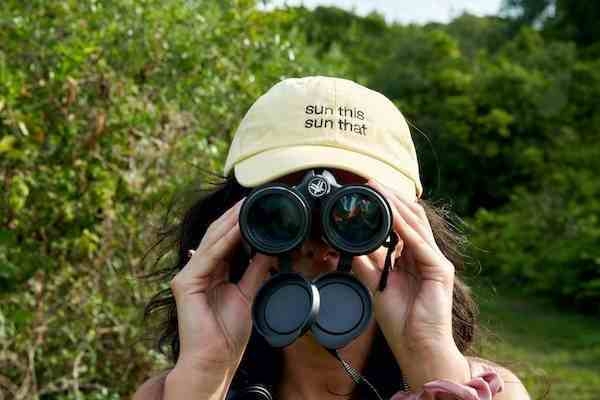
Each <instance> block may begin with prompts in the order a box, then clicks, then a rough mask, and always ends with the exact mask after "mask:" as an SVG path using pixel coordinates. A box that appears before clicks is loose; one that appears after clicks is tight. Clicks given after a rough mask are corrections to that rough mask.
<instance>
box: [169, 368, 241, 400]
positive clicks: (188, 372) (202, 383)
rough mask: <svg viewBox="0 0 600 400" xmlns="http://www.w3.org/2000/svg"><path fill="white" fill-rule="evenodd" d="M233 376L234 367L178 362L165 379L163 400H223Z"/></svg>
mask: <svg viewBox="0 0 600 400" xmlns="http://www.w3.org/2000/svg"><path fill="white" fill-rule="evenodd" d="M234 374H235V366H230V365H224V364H202V363H198V362H193V363H190V362H186V361H182V360H179V361H178V362H177V364H176V365H175V367H174V368H173V369H172V370H171V371H170V372H169V374H168V375H167V377H166V379H165V392H164V400H170V399H183V398H197V399H206V400H223V399H224V398H225V396H226V394H227V391H228V389H229V386H230V384H231V381H232V380H233V376H234Z"/></svg>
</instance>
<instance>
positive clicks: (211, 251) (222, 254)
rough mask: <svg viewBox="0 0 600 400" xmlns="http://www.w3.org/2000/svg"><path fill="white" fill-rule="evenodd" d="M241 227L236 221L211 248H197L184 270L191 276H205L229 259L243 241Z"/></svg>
mask: <svg viewBox="0 0 600 400" xmlns="http://www.w3.org/2000/svg"><path fill="white" fill-rule="evenodd" d="M241 237H242V236H241V234H240V227H239V224H238V223H235V224H234V225H233V226H232V227H231V228H230V229H229V231H228V232H227V233H226V234H225V235H224V236H223V237H221V238H220V239H218V240H217V242H215V243H214V244H213V245H212V246H211V247H210V248H207V249H204V250H197V251H196V252H195V253H194V254H193V255H192V258H190V260H189V261H188V263H187V264H186V265H185V267H184V268H183V270H182V272H184V271H185V272H186V274H187V273H189V274H190V278H197V277H205V276H208V275H210V274H211V273H213V272H214V270H215V269H216V268H218V267H219V266H221V265H223V264H228V263H224V262H223V261H224V260H226V259H228V258H229V256H230V255H231V252H232V251H233V250H234V249H235V248H236V247H237V246H238V245H239V244H240V243H241Z"/></svg>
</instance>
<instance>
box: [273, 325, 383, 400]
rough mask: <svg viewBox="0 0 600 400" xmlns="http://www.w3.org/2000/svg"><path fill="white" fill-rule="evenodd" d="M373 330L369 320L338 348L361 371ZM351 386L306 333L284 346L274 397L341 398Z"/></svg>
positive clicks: (286, 399)
mask: <svg viewBox="0 0 600 400" xmlns="http://www.w3.org/2000/svg"><path fill="white" fill-rule="evenodd" d="M375 332H376V325H375V323H374V321H372V323H371V324H370V325H369V327H368V328H367V330H365V332H363V334H362V335H360V336H359V337H358V338H356V339H355V340H353V341H352V342H351V343H350V344H348V345H347V346H345V347H344V348H342V349H340V350H338V352H339V353H340V356H341V357H342V359H344V360H345V361H347V362H348V363H349V364H350V365H351V366H352V367H354V368H355V369H356V370H358V371H362V370H363V369H364V367H365V365H366V361H367V357H368V355H369V351H370V349H371V345H372V343H373V339H374V337H375ZM354 386H355V383H354V381H352V379H351V378H350V377H349V376H348V374H347V373H346V371H345V370H344V368H343V367H342V365H341V363H340V362H339V361H338V360H337V359H336V358H335V357H333V355H331V354H330V353H329V352H327V350H326V349H325V348H323V347H322V346H321V345H319V344H318V343H317V342H316V341H315V339H314V338H313V337H312V336H311V335H310V334H308V335H305V336H303V337H302V338H300V339H298V340H297V341H296V342H294V343H293V344H292V345H290V346H288V347H286V348H284V349H283V371H282V378H281V381H280V383H279V385H278V387H277V388H276V390H275V397H274V399H275V400H328V399H332V400H343V399H349V398H350V395H351V393H352V391H353V390H354ZM342 395H346V396H342Z"/></svg>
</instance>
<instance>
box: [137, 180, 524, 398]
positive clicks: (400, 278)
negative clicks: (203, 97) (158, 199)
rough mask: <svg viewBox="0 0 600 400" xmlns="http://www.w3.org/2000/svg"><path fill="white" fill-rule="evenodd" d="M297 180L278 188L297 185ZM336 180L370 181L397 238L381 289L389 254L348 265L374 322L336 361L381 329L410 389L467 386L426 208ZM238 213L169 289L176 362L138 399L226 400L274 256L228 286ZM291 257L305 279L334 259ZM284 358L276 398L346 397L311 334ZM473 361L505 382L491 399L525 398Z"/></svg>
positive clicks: (319, 246)
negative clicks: (434, 383)
mask: <svg viewBox="0 0 600 400" xmlns="http://www.w3.org/2000/svg"><path fill="white" fill-rule="evenodd" d="M302 174H303V173H302V172H298V173H295V174H290V175H287V176H286V177H284V178H282V179H278V181H281V180H283V181H285V182H287V183H290V184H294V183H297V182H298V181H299V179H300V177H301V176H302ZM334 174H335V175H336V178H338V182H340V183H343V184H349V183H361V184H365V183H366V184H367V185H369V186H371V187H373V188H374V189H375V190H377V191H379V192H380V193H381V194H383V195H384V196H385V197H386V199H387V200H388V202H389V204H390V206H391V207H392V210H393V219H394V226H393V228H394V231H395V232H396V233H397V234H398V236H399V238H400V241H399V243H398V245H397V246H396V248H395V249H394V252H393V259H395V260H396V262H395V265H394V269H393V270H392V271H391V272H390V275H389V278H388V284H387V287H386V289H385V290H384V291H383V292H379V291H377V290H376V287H377V284H378V282H379V277H380V274H381V270H382V267H383V265H384V259H385V255H386V251H387V249H385V248H384V247H381V248H380V249H379V250H377V251H375V252H373V253H371V254H368V255H363V256H359V257H355V258H354V260H353V265H352V273H354V274H355V275H356V276H357V277H358V279H360V280H361V281H362V282H363V283H364V284H365V285H366V286H367V287H368V288H369V289H370V290H371V292H372V293H373V300H374V318H373V319H372V322H371V324H370V326H369V327H368V329H366V330H365V332H363V334H362V335H361V336H359V337H358V338H357V339H355V340H354V341H353V342H352V343H350V344H349V345H347V346H346V347H344V348H343V349H341V350H340V354H341V356H342V358H344V359H345V360H347V361H348V362H349V363H350V364H351V365H352V366H354V367H355V368H356V369H358V370H361V369H362V368H363V367H364V365H365V362H366V359H367V356H368V353H369V349H370V347H371V345H372V341H373V338H374V334H375V331H376V324H378V325H379V327H380V328H381V330H382V333H383V334H384V336H385V338H386V341H387V342H388V344H389V345H390V348H391V350H392V352H393V354H394V356H395V358H396V360H397V361H398V363H399V365H401V366H402V370H403V372H404V374H405V378H406V379H407V380H408V383H409V385H410V387H411V388H420V387H421V386H422V385H423V384H424V383H426V382H429V381H431V380H435V379H448V380H451V381H455V382H460V383H463V382H467V381H468V380H470V379H471V369H470V365H469V362H468V360H469V359H468V358H467V357H465V356H464V355H462V354H461V353H460V351H459V350H458V348H457V346H456V344H455V342H454V339H453V337H452V290H453V280H454V266H453V265H452V263H451V262H450V261H449V260H448V259H447V258H446V257H445V256H444V255H443V254H442V252H441V251H440V250H439V248H438V247H437V245H436V243H435V240H434V238H433V233H432V230H431V227H430V225H429V221H428V220H427V217H426V215H425V212H424V210H423V208H422V207H421V206H420V205H419V204H418V203H417V202H416V199H414V198H410V199H409V198H406V197H403V196H402V195H401V194H399V193H396V192H395V191H394V190H393V189H391V188H389V187H386V186H384V185H382V184H380V183H378V182H376V181H374V180H368V181H366V180H365V179H364V178H362V177H360V176H357V175H354V174H352V173H350V172H346V171H342V170H334ZM240 206H241V201H240V202H239V203H237V204H236V205H235V206H233V207H232V208H231V209H230V210H229V211H228V212H226V213H225V214H224V215H223V216H221V217H220V218H219V219H217V220H216V221H215V222H214V223H213V224H212V225H211V226H210V228H209V229H208V231H207V233H206V235H205V237H204V238H203V240H202V242H201V243H200V245H199V246H198V248H197V249H196V250H195V253H194V254H193V255H192V256H191V258H190V260H189V262H188V264H186V266H185V267H184V268H183V269H182V270H181V271H180V272H179V274H178V275H177V276H176V277H175V278H174V279H173V281H172V282H171V288H172V290H173V293H174V295H175V300H176V303H177V313H178V317H179V335H180V344H181V352H180V357H179V359H178V361H177V363H176V365H175V367H174V368H173V369H172V370H171V371H169V372H168V373H167V374H165V375H162V376H159V377H155V378H153V379H151V380H149V381H148V382H146V383H145V384H144V385H142V387H140V389H138V392H136V395H135V396H134V399H142V398H143V399H152V398H155V399H169V400H171V399H187V398H197V399H211V400H213V399H214V400H216V399H224V397H225V394H226V392H227V388H228V387H229V384H230V383H231V379H232V378H233V375H234V373H235V371H236V369H237V367H238V365H239V362H240V360H241V356H242V354H243V351H244V349H245V347H246V345H247V343H248V340H249V337H250V333H251V329H252V321H251V316H250V307H251V304H252V301H253V299H254V296H255V294H256V292H257V290H258V288H259V287H260V285H261V284H262V283H263V282H264V281H265V280H266V279H268V277H269V274H268V270H269V269H270V268H277V263H276V259H275V258H274V257H269V256H265V255H262V254H258V255H256V256H255V257H254V259H253V260H252V261H251V263H250V265H249V267H248V269H247V271H246V273H245V274H244V276H243V277H242V279H241V280H240V282H239V284H237V285H234V284H232V283H229V282H228V268H229V262H228V258H229V256H230V254H231V251H232V249H234V248H235V246H236V245H237V244H238V243H239V241H240V240H241V235H240V231H239V225H238V220H237V218H238V215H239V209H240ZM292 256H293V259H294V264H293V265H294V269H295V270H296V271H298V272H300V273H302V274H303V275H305V276H306V277H307V278H313V277H315V276H316V275H318V274H321V273H323V272H327V271H333V270H335V269H336V267H337V261H338V258H339V255H338V254H337V252H336V251H335V250H334V249H332V248H331V247H329V246H328V245H327V244H326V243H324V242H323V241H321V240H316V239H314V238H312V239H310V240H307V241H306V242H305V243H304V244H303V245H302V247H301V248H299V249H297V250H296V251H294V253H293V255H292ZM199 316H202V317H199ZM282 351H283V358H284V364H283V365H284V366H283V379H282V381H281V384H280V385H279V386H278V387H277V388H276V393H275V394H274V398H276V399H283V400H300V399H303V400H312V399H315V400H316V399H319V400H329V399H331V400H333V399H335V400H339V399H340V398H349V393H351V391H352V389H353V387H354V382H352V380H351V379H350V378H349V377H348V376H347V375H346V373H345V372H344V370H343V369H342V368H341V366H340V364H339V362H338V361H337V360H335V359H334V358H333V357H332V356H331V355H330V354H328V353H327V352H326V351H325V350H324V349H323V348H322V347H320V345H318V343H317V342H316V341H315V340H314V338H313V337H312V336H311V335H310V333H308V334H306V335H304V336H303V337H301V338H299V339H298V340H296V341H295V342H294V343H293V344H292V345H290V346H288V347H285V348H284V349H283V350H282ZM470 361H471V362H472V363H482V364H487V365H489V366H492V367H493V368H495V369H496V370H497V371H498V372H499V374H500V375H501V377H503V378H504V380H505V382H506V383H505V389H504V391H502V392H501V393H499V394H498V395H496V396H495V397H494V399H495V400H508V399H511V400H526V399H529V396H528V394H527V391H526V390H525V388H524V387H523V385H522V384H521V383H520V381H519V379H518V378H517V377H516V376H515V375H514V374H513V373H512V372H510V371H508V370H507V369H505V368H502V367H501V366H498V365H496V364H493V363H491V362H487V361H486V360H483V359H477V360H475V359H470ZM399 379H400V377H399ZM328 391H332V392H334V393H338V394H346V396H343V397H340V396H336V395H333V394H331V393H328Z"/></svg>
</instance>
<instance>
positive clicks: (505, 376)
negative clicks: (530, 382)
mask: <svg viewBox="0 0 600 400" xmlns="http://www.w3.org/2000/svg"><path fill="white" fill-rule="evenodd" d="M466 358H467V360H468V362H469V366H470V367H471V376H477V375H480V374H483V373H485V372H496V373H497V374H498V375H499V376H500V377H501V378H502V380H503V381H504V388H503V390H502V392H500V393H498V394H497V395H496V396H494V400H530V399H531V397H529V394H528V393H527V389H526V388H525V386H524V385H523V383H522V382H521V380H520V379H519V378H518V377H517V375H516V374H515V373H514V372H512V371H511V370H509V369H508V368H506V367H504V366H502V365H500V364H498V363H497V362H494V361H491V360H486V359H485V358H481V357H473V356H467V357H466Z"/></svg>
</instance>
